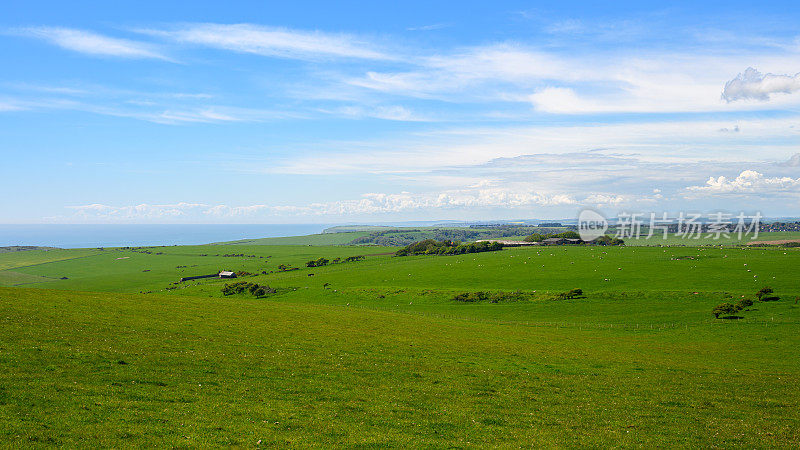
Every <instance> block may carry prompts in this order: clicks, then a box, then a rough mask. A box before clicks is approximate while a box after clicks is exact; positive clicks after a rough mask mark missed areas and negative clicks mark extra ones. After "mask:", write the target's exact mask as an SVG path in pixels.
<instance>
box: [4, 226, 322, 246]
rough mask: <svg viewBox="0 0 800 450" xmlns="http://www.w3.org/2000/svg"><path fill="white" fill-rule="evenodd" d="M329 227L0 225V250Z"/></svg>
mask: <svg viewBox="0 0 800 450" xmlns="http://www.w3.org/2000/svg"><path fill="white" fill-rule="evenodd" d="M331 226H333V225H325V224H294V225H292V224H269V225H230V224H226V225H201V224H197V225H117V224H115V225H60V224H59V225H56V224H42V225H0V247H7V246H13V245H35V246H40V247H59V248H87V247H127V246H130V247H139V246H147V245H193V244H210V243H213V242H225V241H235V240H239V239H255V238H266V237H283V236H303V235H307V234H317V233H321V232H322V231H323V230H325V229H326V228H329V227H331Z"/></svg>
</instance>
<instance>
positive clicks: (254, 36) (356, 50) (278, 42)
mask: <svg viewBox="0 0 800 450" xmlns="http://www.w3.org/2000/svg"><path fill="white" fill-rule="evenodd" d="M136 31H138V32H139V33H143V34H148V35H152V36H158V37H161V38H164V39H169V40H173V41H176V42H180V43H186V44H194V45H202V46H206V47H212V48H218V49H224V50H231V51H235V52H241V53H253V54H257V55H263V56H273V57H278V58H291V59H304V60H305V59H320V58H358V59H378V60H388V59H393V58H392V57H391V56H390V55H388V54H386V53H384V52H383V51H381V50H379V49H378V48H377V47H376V46H375V45H373V44H372V43H370V42H366V41H365V40H364V39H363V38H359V37H356V36H354V35H350V34H345V33H325V32H321V31H301V30H292V29H288V28H277V27H266V26H261V25H254V24H247V23H241V24H215V23H194V24H185V25H182V26H178V27H175V28H171V29H139V30H136Z"/></svg>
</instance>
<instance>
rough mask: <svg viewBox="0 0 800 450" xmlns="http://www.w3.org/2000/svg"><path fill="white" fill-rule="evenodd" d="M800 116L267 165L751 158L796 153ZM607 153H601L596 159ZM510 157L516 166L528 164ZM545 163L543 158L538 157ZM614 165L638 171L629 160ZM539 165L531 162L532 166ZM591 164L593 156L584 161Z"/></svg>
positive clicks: (367, 147)
mask: <svg viewBox="0 0 800 450" xmlns="http://www.w3.org/2000/svg"><path fill="white" fill-rule="evenodd" d="M797 120H798V117H797V116H794V117H787V118H782V119H763V120H740V121H739V126H740V130H741V131H740V132H739V133H720V132H719V131H718V130H719V129H720V128H722V127H725V126H729V125H730V123H729V122H727V121H721V120H707V121H698V120H687V121H664V122H640V123H615V124H585V125H574V126H562V125H555V126H547V125H541V126H528V127H525V126H520V127H471V128H451V129H443V130H438V131H431V132H424V133H417V134H411V135H406V136H404V137H403V139H399V140H386V139H382V140H377V141H342V142H326V145H325V151H324V152H321V151H315V150H313V149H299V151H297V152H296V153H295V154H293V155H292V156H291V157H289V158H286V159H284V160H282V161H270V163H269V168H268V169H265V170H267V171H269V172H275V173H292V174H331V173H383V174H385V173H401V172H420V171H429V170H436V169H444V168H453V167H463V166H469V165H476V164H485V163H488V162H490V161H492V160H495V159H497V158H516V157H520V156H523V155H531V154H551V155H553V154H557V155H565V154H572V153H576V154H583V153H585V152H587V151H588V150H591V149H598V148H600V149H605V150H606V153H616V154H617V155H630V154H639V155H640V156H639V157H638V159H639V160H641V161H645V162H648V161H649V162H653V161H660V162H681V161H683V162H686V161H694V162H696V161H698V160H699V159H703V160H705V159H720V160H725V161H737V160H739V161H742V162H746V161H752V155H753V154H754V153H756V152H763V151H764V149H765V148H769V149H770V151H774V152H784V153H788V152H789V151H788V150H787V149H792V150H796V148H797V145H796V143H794V142H791V140H792V139H794V140H795V142H796V139H797V138H800V129H798V128H797V126H796V125H797ZM787 140H789V141H790V142H788V143H787V142H786V141H787ZM602 156H603V155H602V154H596V156H595V158H600V157H602ZM549 159H550V160H553V157H552V156H551V157H550V158H549ZM584 160H585V158H577V157H566V158H564V159H563V160H561V161H557V162H558V164H553V165H548V166H547V168H548V170H551V171H552V173H553V174H557V173H558V170H559V167H565V166H570V165H573V164H574V163H575V162H580V161H584ZM505 162H506V163H508V164H511V165H519V164H520V163H524V162H525V161H505ZM543 162H546V161H535V163H536V164H542V163H543ZM613 162H614V163H618V164H623V165H625V164H627V168H628V169H629V170H633V169H635V167H632V166H631V164H630V163H631V161H624V160H616V161H613ZM536 164H527V166H529V168H530V169H535V165H536ZM559 164H560V166H559ZM591 164H594V160H588V161H586V162H585V163H584V165H591ZM631 173H633V172H631Z"/></svg>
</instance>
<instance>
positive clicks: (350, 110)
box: [323, 105, 432, 122]
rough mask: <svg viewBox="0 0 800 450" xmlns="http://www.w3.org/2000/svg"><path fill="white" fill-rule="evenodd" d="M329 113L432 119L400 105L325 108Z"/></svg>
mask: <svg viewBox="0 0 800 450" xmlns="http://www.w3.org/2000/svg"><path fill="white" fill-rule="evenodd" d="M323 112H327V113H329V114H335V115H341V116H344V117H350V118H353V119H363V118H374V119H382V120H395V121H400V122H429V121H432V119H430V118H428V117H423V116H420V115H418V114H416V113H414V111H412V110H410V109H408V108H406V107H404V106H399V105H387V106H375V107H371V106H361V105H351V106H343V107H341V108H337V109H335V110H332V111H326V110H323Z"/></svg>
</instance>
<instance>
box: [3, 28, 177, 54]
mask: <svg viewBox="0 0 800 450" xmlns="http://www.w3.org/2000/svg"><path fill="white" fill-rule="evenodd" d="M11 32H12V33H13V34H17V35H20V36H27V37H31V38H35V39H41V40H43V41H46V42H49V43H51V44H54V45H57V46H59V47H61V48H65V49H67V50H72V51H75V52H79V53H83V54H87V55H93V56H112V57H119V58H132V59H145V58H151V59H161V60H165V61H172V59H171V58H169V57H168V56H166V55H165V54H164V53H162V52H161V51H160V50H159V49H158V48H157V47H156V46H154V45H151V44H148V43H144V42H139V41H133V40H129V39H121V38H114V37H109V36H104V35H101V34H98V33H95V32H92V31H86V30H78V29H73V28H60V27H28V28H16V29H13V30H11Z"/></svg>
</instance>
